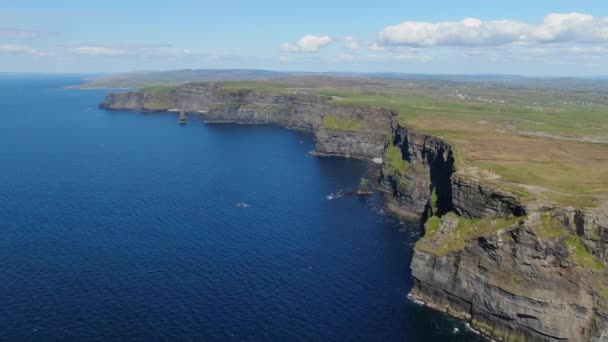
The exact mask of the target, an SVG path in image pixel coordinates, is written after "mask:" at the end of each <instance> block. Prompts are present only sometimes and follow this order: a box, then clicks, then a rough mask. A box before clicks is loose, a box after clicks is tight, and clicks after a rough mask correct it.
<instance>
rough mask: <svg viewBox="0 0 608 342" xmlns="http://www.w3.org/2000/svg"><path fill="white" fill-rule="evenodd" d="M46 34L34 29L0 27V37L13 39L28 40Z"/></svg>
mask: <svg viewBox="0 0 608 342" xmlns="http://www.w3.org/2000/svg"><path fill="white" fill-rule="evenodd" d="M43 35H45V33H44V32H40V31H32V30H21V29H16V28H10V27H0V38H2V39H13V40H26V39H34V38H38V37H40V36H43Z"/></svg>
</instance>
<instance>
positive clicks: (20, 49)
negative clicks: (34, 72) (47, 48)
mask: <svg viewBox="0 0 608 342" xmlns="http://www.w3.org/2000/svg"><path fill="white" fill-rule="evenodd" d="M0 53H11V54H27V55H33V56H52V55H54V53H52V52H44V51H39V50H36V49H34V48H33V47H31V46H27V45H16V44H0Z"/></svg>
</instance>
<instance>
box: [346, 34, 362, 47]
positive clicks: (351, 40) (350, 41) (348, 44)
mask: <svg viewBox="0 0 608 342" xmlns="http://www.w3.org/2000/svg"><path fill="white" fill-rule="evenodd" d="M344 46H346V48H347V49H349V50H357V49H359V43H358V42H357V40H356V39H355V38H354V37H351V36H346V37H344Z"/></svg>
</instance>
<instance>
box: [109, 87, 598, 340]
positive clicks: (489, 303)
mask: <svg viewBox="0 0 608 342" xmlns="http://www.w3.org/2000/svg"><path fill="white" fill-rule="evenodd" d="M101 107H102V108H106V109H113V110H114V109H126V110H136V111H143V112H146V111H165V110H168V109H180V110H184V111H189V112H199V113H201V114H202V115H203V117H204V119H205V120H207V121H208V122H236V123H242V124H253V123H256V124H257V123H273V124H279V125H282V126H285V127H288V128H292V129H302V130H308V131H311V132H313V133H314V134H315V138H316V150H315V153H316V154H318V155H329V156H346V157H355V158H363V159H375V160H379V159H378V158H382V170H381V176H380V180H379V183H380V185H381V187H382V188H383V189H384V190H385V191H386V192H388V193H390V194H391V195H392V196H390V198H394V202H395V204H396V206H397V207H398V209H399V210H403V209H405V211H407V212H410V213H414V214H415V215H417V217H422V222H423V223H425V222H426V224H425V234H424V236H423V238H422V239H421V240H420V241H418V243H417V244H416V246H415V248H414V256H413V261H412V266H411V268H412V275H413V277H414V287H413V289H412V292H411V295H412V296H413V297H414V298H415V299H418V300H421V301H424V302H425V303H427V305H429V306H431V307H433V308H436V309H438V310H442V311H444V312H446V313H448V314H451V315H454V316H457V317H460V318H462V319H464V320H467V321H469V322H470V323H471V324H472V325H473V326H474V327H475V328H478V329H480V330H482V331H484V332H485V333H486V334H488V335H490V336H492V337H493V338H495V339H499V340H503V341H601V340H604V339H606V340H608V309H607V308H608V274H607V271H606V269H607V266H606V265H608V251H607V250H606V245H607V243H608V205H605V206H603V207H598V208H593V209H576V208H567V207H566V208H560V207H554V206H551V205H542V206H535V207H529V206H526V205H524V204H523V203H522V202H521V201H520V199H519V198H518V197H517V196H516V195H514V194H512V193H511V192H509V191H507V190H505V189H500V188H499V187H497V186H496V183H494V182H492V181H487V177H480V176H479V174H478V173H479V170H471V169H468V168H462V169H459V170H456V167H455V158H454V153H453V150H452V147H451V146H450V145H449V144H448V143H446V142H445V141H443V140H442V139H440V138H437V137H434V136H431V135H428V134H423V133H420V132H417V131H414V130H411V129H408V128H407V127H405V126H403V125H401V124H399V122H398V120H397V117H396V113H394V112H392V111H389V110H385V109H380V108H367V107H361V106H337V105H334V104H333V103H332V101H331V98H330V97H326V96H317V95H309V94H269V93H265V92H261V91H256V90H227V89H225V88H223V87H222V86H221V85H218V84H190V85H185V86H180V87H176V88H172V89H170V90H169V91H161V92H150V93H147V92H145V91H143V92H128V93H117V94H108V96H107V97H106V99H105V101H104V103H103V104H102V105H101ZM366 185H367V183H366Z"/></svg>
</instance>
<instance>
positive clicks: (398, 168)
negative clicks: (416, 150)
mask: <svg viewBox="0 0 608 342" xmlns="http://www.w3.org/2000/svg"><path fill="white" fill-rule="evenodd" d="M384 157H385V158H386V159H387V160H388V163H387V164H388V166H389V167H390V169H391V171H393V172H394V173H396V174H400V175H403V174H405V173H406V172H407V170H408V169H409V163H408V162H407V161H406V160H404V159H403V154H402V153H401V150H400V149H399V147H397V146H395V145H393V142H392V141H391V143H390V145H388V146H387V147H386V151H385V152H384Z"/></svg>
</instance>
